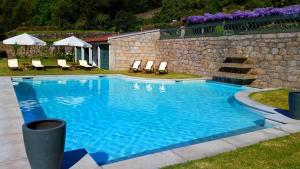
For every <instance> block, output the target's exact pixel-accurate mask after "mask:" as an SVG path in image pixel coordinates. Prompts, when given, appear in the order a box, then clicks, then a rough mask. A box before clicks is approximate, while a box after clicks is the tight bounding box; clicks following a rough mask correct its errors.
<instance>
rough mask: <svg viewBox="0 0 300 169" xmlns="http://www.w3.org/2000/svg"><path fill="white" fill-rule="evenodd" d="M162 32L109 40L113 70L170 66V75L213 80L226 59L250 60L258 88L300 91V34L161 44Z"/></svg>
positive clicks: (176, 41)
mask: <svg viewBox="0 0 300 169" xmlns="http://www.w3.org/2000/svg"><path fill="white" fill-rule="evenodd" d="M159 36H160V34H159V31H158V30H154V31H147V32H139V33H133V34H128V35H123V36H116V37H113V38H110V39H109V43H110V69H112V70H128V68H129V67H130V65H131V64H132V62H133V60H143V66H144V65H145V62H146V61H147V60H148V59H154V60H155V61H156V65H157V64H158V63H159V62H160V61H162V60H165V61H168V62H169V66H168V67H169V71H173V72H184V73H193V74H199V75H204V76H208V77H209V76H212V75H213V74H214V73H215V72H217V71H218V70H219V69H220V64H221V63H223V62H224V60H225V58H226V57H235V56H236V57H247V58H248V60H247V61H246V62H247V63H250V64H253V65H254V66H253V68H252V69H251V70H250V71H249V72H248V74H252V75H257V80H255V81H254V82H253V83H252V85H253V86H257V87H288V88H300V32H298V33H277V34H256V35H239V36H237V35H236V36H223V37H202V38H190V39H170V40H159Z"/></svg>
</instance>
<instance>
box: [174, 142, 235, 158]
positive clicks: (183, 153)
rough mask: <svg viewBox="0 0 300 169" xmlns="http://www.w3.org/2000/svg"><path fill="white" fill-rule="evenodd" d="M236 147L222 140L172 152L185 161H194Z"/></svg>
mask: <svg viewBox="0 0 300 169" xmlns="http://www.w3.org/2000/svg"><path fill="white" fill-rule="evenodd" d="M235 148H236V147H235V146H234V145H232V144H229V143H228V142H225V141H223V140H215V141H209V142H205V143H200V144H195V145H191V146H187V147H182V148H177V149H174V150H172V151H173V152H174V153H176V154H177V155H178V156H180V157H182V158H184V159H186V160H196V159H200V158H204V157H208V156H213V155H216V154H218V153H223V152H228V151H232V150H234V149H235Z"/></svg>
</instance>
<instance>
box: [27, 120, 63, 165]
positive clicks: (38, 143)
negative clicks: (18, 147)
mask: <svg viewBox="0 0 300 169" xmlns="http://www.w3.org/2000/svg"><path fill="white" fill-rule="evenodd" d="M22 128H23V138H24V143H25V149H26V154H27V157H28V160H29V163H30V166H31V168H32V169H60V168H61V164H62V159H63V154H64V147H65V138H66V122H65V121H63V120H58V119H45V120H38V121H33V122H30V123H27V124H24V125H23V126H22Z"/></svg>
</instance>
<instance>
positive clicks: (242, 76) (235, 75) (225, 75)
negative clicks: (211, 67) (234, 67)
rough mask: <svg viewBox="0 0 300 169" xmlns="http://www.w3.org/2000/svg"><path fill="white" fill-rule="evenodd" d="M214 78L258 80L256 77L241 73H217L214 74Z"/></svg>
mask: <svg viewBox="0 0 300 169" xmlns="http://www.w3.org/2000/svg"><path fill="white" fill-rule="evenodd" d="M214 77H218V78H230V79H240V80H254V79H256V78H257V76H256V75H250V74H241V73H229V72H216V73H215V74H214Z"/></svg>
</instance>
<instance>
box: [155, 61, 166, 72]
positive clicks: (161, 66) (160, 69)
mask: <svg viewBox="0 0 300 169" xmlns="http://www.w3.org/2000/svg"><path fill="white" fill-rule="evenodd" d="M157 72H158V73H168V62H160V64H159V66H158V69H157Z"/></svg>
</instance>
